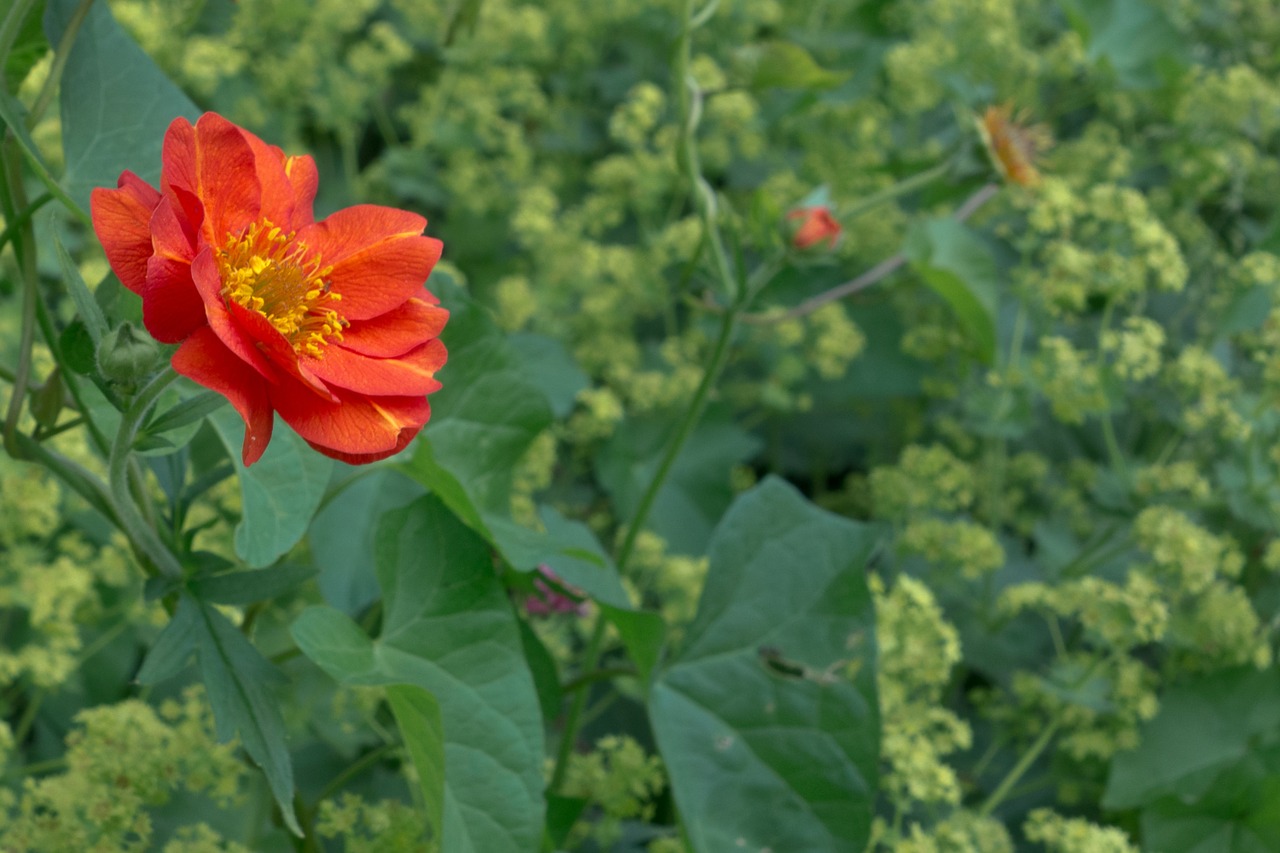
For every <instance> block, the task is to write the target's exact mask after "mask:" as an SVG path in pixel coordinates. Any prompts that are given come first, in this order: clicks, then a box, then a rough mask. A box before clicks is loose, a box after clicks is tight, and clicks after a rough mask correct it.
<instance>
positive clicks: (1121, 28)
mask: <svg viewBox="0 0 1280 853" xmlns="http://www.w3.org/2000/svg"><path fill="white" fill-rule="evenodd" d="M1064 7H1065V10H1066V12H1067V15H1068V18H1069V19H1070V20H1071V24H1072V26H1073V27H1074V28H1075V29H1076V31H1077V32H1079V33H1080V34H1081V36H1082V37H1083V38H1084V42H1085V50H1086V55H1087V57H1088V59H1089V60H1090V61H1091V62H1094V63H1098V64H1101V65H1104V66H1106V67H1108V68H1110V69H1111V70H1112V71H1113V72H1114V73H1115V75H1116V79H1118V80H1119V81H1120V83H1121V84H1122V85H1124V86H1126V87H1128V88H1131V89H1151V88H1155V87H1157V86H1159V85H1160V84H1161V83H1162V82H1164V81H1166V80H1168V79H1171V78H1172V77H1173V76H1174V75H1175V72H1176V70H1177V69H1178V68H1180V67H1182V66H1183V65H1185V64H1186V60H1187V47H1186V45H1185V44H1184V42H1183V40H1182V36H1181V34H1180V33H1179V32H1178V29H1177V27H1175V26H1174V25H1173V24H1172V22H1170V20H1169V18H1168V17H1167V16H1166V15H1165V13H1164V12H1163V11H1161V10H1160V9H1159V8H1157V7H1156V6H1152V5H1150V4H1148V3H1147V2H1145V0H1067V2H1066V3H1065V4H1064Z"/></svg>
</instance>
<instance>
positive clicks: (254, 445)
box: [173, 326, 274, 465]
mask: <svg viewBox="0 0 1280 853" xmlns="http://www.w3.org/2000/svg"><path fill="white" fill-rule="evenodd" d="M173 369H174V370H176V371H178V372H179V373H181V374H182V375H183V376H186V377H188V378H189V379H192V380H194V381H196V382H198V383H199V384H201V385H203V386H204V387H206V388H208V389H209V390H210V391H216V392H218V393H219V394H221V395H223V396H224V397H226V398H227V399H228V400H229V401H230V402H231V405H232V406H234V407H235V410H236V411H237V412H239V413H240V417H241V418H243V419H244V444H243V446H242V447H241V450H240V457H241V459H242V460H243V461H244V464H245V465H252V464H253V463H254V462H257V461H258V458H259V457H261V456H262V452H263V451H264V450H266V449H267V443H268V442H269V441H270V440H271V427H272V424H273V421H274V418H273V417H272V409H271V399H270V396H269V395H268V385H267V382H266V380H264V379H263V378H262V377H261V376H259V375H258V373H257V372H256V371H255V370H254V369H253V368H252V367H250V366H249V365H247V364H245V363H244V362H243V361H241V360H240V359H239V358H237V357H236V355H235V353H233V352H231V351H230V350H228V349H227V347H226V345H224V344H223V343H222V341H221V340H220V339H219V338H218V336H217V335H215V334H214V333H213V330H212V329H210V328H209V327H207V326H206V327H205V328H202V329H198V330H197V331H196V332H194V333H193V334H192V335H191V336H190V337H189V338H187V339H186V340H185V341H183V343H182V346H180V347H178V351H177V352H175V353H174V354H173Z"/></svg>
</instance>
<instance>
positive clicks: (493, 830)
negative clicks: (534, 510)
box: [293, 495, 543, 853]
mask: <svg viewBox="0 0 1280 853" xmlns="http://www.w3.org/2000/svg"><path fill="white" fill-rule="evenodd" d="M375 558H376V559H375V562H376V567H377V573H378V583H379V585H380V586H381V587H382V590H383V628H382V635H381V636H380V637H379V638H378V639H377V640H375V641H371V640H369V638H368V637H366V636H365V635H364V633H363V632H362V631H361V630H360V629H359V628H358V627H357V626H356V625H355V623H353V622H352V621H351V620H350V619H349V618H348V617H346V616H344V615H343V614H341V613H339V612H338V611H336V610H333V609H331V608H327V607H313V608H310V609H308V610H306V611H304V612H303V614H302V615H301V616H300V617H298V619H297V621H296V622H295V623H294V625H293V636H294V639H295V640H296V641H297V643H298V647H299V648H300V649H302V651H303V653H304V654H306V655H307V657H309V658H311V659H312V660H313V661H315V662H316V664H318V665H319V666H320V667H321V668H322V669H324V670H325V671H326V672H328V673H329V674H330V675H332V676H333V677H334V678H336V679H337V680H339V681H342V682H344V683H347V684H375V685H376V684H383V685H391V684H412V685H416V686H418V687H421V688H423V689H425V690H427V691H428V692H430V693H431V694H432V695H433V696H434V697H435V699H436V701H437V702H438V703H439V705H440V714H441V719H442V721H443V726H444V761H445V777H444V794H443V803H444V805H443V821H442V828H441V849H443V850H449V851H459V853H468V851H475V853H503V851H521V853H523V851H528V850H532V849H535V848H536V846H537V844H538V841H539V839H540V838H541V833H542V816H543V814H542V813H543V803H542V756H543V733H542V722H541V716H540V714H539V706H538V696H537V692H536V690H535V687H534V683H533V679H532V677H531V676H530V674H529V669H528V666H527V665H526V663H525V658H524V651H523V648H522V645H521V640H520V632H519V628H518V626H517V624H516V618H515V615H514V614H513V613H512V611H511V604H510V602H509V601H508V599H507V594H506V591H505V589H504V588H503V586H502V584H501V582H500V581H499V579H498V577H497V575H496V574H495V573H494V571H493V561H492V558H491V556H490V552H489V548H488V546H487V545H486V543H485V542H484V541H483V540H482V539H481V538H480V537H479V536H478V535H477V534H475V533H474V532H473V531H471V530H470V529H468V528H467V527H466V526H464V525H463V524H462V522H460V521H459V520H458V519H457V517H456V516H454V515H453V514H452V513H451V512H450V511H449V510H448V509H447V508H446V507H445V505H444V504H443V503H442V502H441V501H440V500H439V498H437V497H435V496H432V495H428V496H426V497H424V498H422V499H420V500H418V501H415V502H414V503H413V504H411V505H409V506H407V507H405V508H403V509H398V510H394V511H392V512H389V513H387V514H386V515H385V516H384V517H383V520H382V523H381V524H380V525H379V528H378V538H377V548H376V552H375ZM495 804H500V807H497V806H496V805H495Z"/></svg>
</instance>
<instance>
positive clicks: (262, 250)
mask: <svg viewBox="0 0 1280 853" xmlns="http://www.w3.org/2000/svg"><path fill="white" fill-rule="evenodd" d="M295 236H296V234H295V233H294V232H292V231H290V232H288V233H285V232H283V231H281V230H280V228H278V227H277V226H275V225H273V224H272V223H271V221H270V220H268V219H262V220H260V221H258V222H255V223H253V224H252V225H250V226H249V227H248V228H246V229H245V230H244V231H243V232H241V233H240V234H232V235H230V236H229V237H228V239H227V243H226V245H225V246H224V247H223V248H222V249H221V250H220V251H219V252H218V270H219V272H220V273H221V275H222V296H223V298H224V299H226V300H228V301H229V302H235V303H236V304H237V305H240V306H243V307H245V308H248V309H249V310H250V311H257V312H258V313H259V314H261V315H262V316H264V317H266V318H267V320H268V321H269V322H270V323H271V325H272V326H274V327H275V328H276V329H277V330H278V331H279V332H280V334H282V335H284V337H285V340H287V341H288V342H289V345H290V346H292V347H293V349H294V352H296V353H298V354H299V355H309V356H312V357H314V358H320V357H321V356H322V355H323V354H324V349H325V346H326V345H327V344H328V343H329V341H332V340H337V341H340V340H342V330H343V329H344V328H346V327H347V326H349V325H350V324H349V323H348V322H347V321H346V320H345V319H343V317H342V316H341V315H340V314H338V312H337V311H335V310H334V309H333V304H334V303H336V302H339V301H341V299H342V297H341V295H339V294H337V293H334V292H333V290H332V289H331V288H330V286H329V282H328V280H327V276H328V275H329V274H330V273H332V272H333V268H332V267H322V266H321V265H320V264H321V262H320V258H319V257H315V256H312V257H310V258H308V257H307V246H306V244H305V243H302V242H299V241H298V240H296V239H295Z"/></svg>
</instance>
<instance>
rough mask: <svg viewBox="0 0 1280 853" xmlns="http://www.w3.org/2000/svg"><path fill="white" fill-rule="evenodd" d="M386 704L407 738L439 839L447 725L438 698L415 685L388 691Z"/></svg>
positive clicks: (442, 818)
mask: <svg viewBox="0 0 1280 853" xmlns="http://www.w3.org/2000/svg"><path fill="white" fill-rule="evenodd" d="M387 704H389V705H390V706H391V713H392V714H394V715H395V718H396V725H398V726H399V727H400V734H401V736H402V737H404V745H405V748H406V749H407V750H408V751H409V757H410V758H412V759H413V766H414V767H415V768H417V770H418V784H419V785H420V786H421V788H422V799H423V802H425V803H426V806H427V825H428V826H430V827H431V831H432V833H434V834H435V835H436V836H437V837H439V834H440V828H441V827H442V826H443V825H444V773H445V769H444V722H443V721H442V719H441V714H440V703H438V702H436V700H435V697H434V696H432V695H431V694H430V693H428V692H427V691H426V690H423V689H422V688H421V687H415V686H414V685H412V684H393V685H391V686H390V687H388V688H387Z"/></svg>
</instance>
